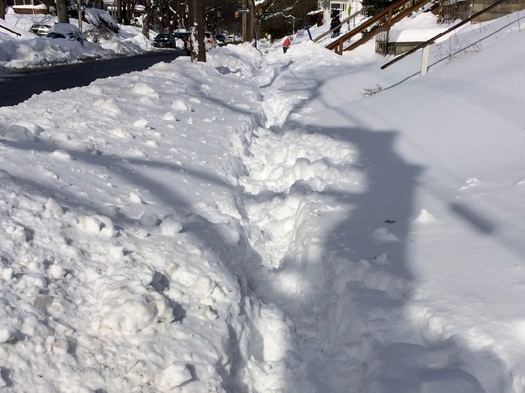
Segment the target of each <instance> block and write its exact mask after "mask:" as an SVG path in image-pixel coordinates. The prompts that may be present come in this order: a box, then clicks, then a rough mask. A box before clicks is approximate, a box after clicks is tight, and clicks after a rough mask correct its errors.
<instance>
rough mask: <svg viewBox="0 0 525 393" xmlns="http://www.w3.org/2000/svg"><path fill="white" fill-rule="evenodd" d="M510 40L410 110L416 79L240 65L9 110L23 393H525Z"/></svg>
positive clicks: (329, 60) (315, 49)
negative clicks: (404, 80)
mask: <svg viewBox="0 0 525 393" xmlns="http://www.w3.org/2000/svg"><path fill="white" fill-rule="evenodd" d="M506 23H507V22H505V21H504V20H499V21H495V22H493V23H489V24H483V25H482V26H481V27H480V26H479V25H475V26H471V27H470V28H469V29H465V30H464V31H462V32H460V33H458V34H457V35H454V36H452V37H449V40H448V41H444V42H441V43H440V44H438V45H435V46H434V47H433V52H432V53H433V55H432V56H434V57H433V59H434V60H439V59H440V56H443V55H445V56H447V55H448V58H447V59H446V60H444V61H441V62H439V63H438V64H437V65H436V66H435V67H433V68H431V69H430V73H429V74H428V75H427V76H425V77H422V78H420V77H414V78H413V79H412V80H409V81H407V82H405V83H403V84H400V85H397V86H394V85H396V84H397V82H399V81H400V80H403V79H404V78H406V77H407V76H410V75H412V73H413V72H414V71H417V69H418V67H419V59H418V56H417V55H416V56H412V57H411V58H409V59H406V61H403V62H400V63H397V64H396V65H395V66H394V67H392V68H389V69H387V70H386V71H381V70H379V68H378V67H379V66H380V65H381V64H383V63H384V62H386V60H385V58H383V57H380V56H378V55H375V54H373V53H372V50H373V43H370V44H368V45H367V46H365V47H362V48H360V49H359V50H358V51H355V52H351V53H349V54H348V55H345V56H343V57H340V56H337V55H335V54H333V53H330V52H328V51H326V50H325V49H323V48H322V47H320V46H318V45H315V44H313V43H311V42H303V43H301V44H296V45H293V46H292V48H291V49H290V50H289V51H288V52H287V54H286V55H283V54H282V51H281V50H280V48H279V46H278V45H276V46H274V47H264V48H262V49H263V52H260V51H258V50H256V49H254V48H252V47H251V46H249V45H239V46H227V47H224V48H220V49H218V50H216V51H213V52H210V56H209V60H208V62H207V63H205V64H200V63H191V62H190V61H189V59H182V58H179V59H177V60H176V61H175V62H173V63H170V64H165V63H160V64H157V65H156V66H154V67H152V68H151V69H149V70H147V71H144V72H140V73H131V74H128V75H123V76H120V77H116V78H109V79H105V80H99V81H96V82H94V83H92V84H91V85H90V86H88V87H85V88H77V89H71V90H67V91H61V92H57V93H49V92H47V93H43V94H41V95H38V96H33V97H32V98H31V99H29V100H28V101H26V102H24V103H22V104H20V105H17V106H14V107H7V108H0V177H1V180H2V181H1V182H0V320H1V321H2V322H1V323H0V387H3V388H5V390H6V391H9V392H17V393H18V392H20V393H22V392H27V391H33V392H38V393H39V392H42V393H43V392H46V393H47V392H61V393H62V392H63V393H66V392H67V393H71V392H79V393H80V392H82V393H84V392H86V393H87V392H98V393H102V392H107V393H113V392H115V393H117V392H137V393H138V392H151V393H153V392H182V393H191V392H195V393H197V392H199V393H200V392H227V393H236V392H253V393H271V392H275V393H277V392H286V393H294V392H297V393H299V392H300V393H314V392H315V393H316V392H331V393H346V392H348V391H352V392H353V391H355V392H365V393H443V392H451V393H507V392H508V393H520V392H523V390H524V389H525V355H523V354H524V349H525V305H523V304H522V303H521V300H522V298H523V297H524V296H525V285H524V283H525V270H524V269H525V265H524V262H525V243H524V242H523V236H524V235H525V224H524V223H525V211H524V210H523V209H522V208H521V205H522V201H523V200H524V197H525V156H524V155H523V151H524V149H525V113H524V111H523V110H522V108H521V106H522V102H523V101H524V98H525V97H524V95H525V89H524V87H525V71H524V70H523V67H522V59H523V57H524V55H525V35H524V33H523V32H521V31H520V30H519V26H518V25H517V24H512V25H511V26H510V27H507V28H505V29H504V30H501V31H499V32H498V33H494V32H495V31H497V30H498V29H499V27H495V26H496V25H498V26H503V25H505V24H506ZM491 26H492V27H491ZM484 29H489V30H486V31H488V32H489V34H493V33H494V34H493V35H492V37H491V38H490V39H487V40H484V41H482V42H477V43H476V44H475V46H474V47H472V48H474V49H471V50H469V51H466V52H462V53H461V54H455V53H453V52H454V51H455V50H456V49H454V50H452V49H451V48H453V45H456V44H458V43H460V42H461V43H462V44H465V45H470V44H471V43H473V42H476V41H477V40H478V38H479V37H478V35H479V34H481V33H482V32H483V31H484ZM447 51H448V52H447ZM392 86H394V87H392ZM374 93H376V94H374Z"/></svg>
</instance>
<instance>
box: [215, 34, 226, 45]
mask: <svg viewBox="0 0 525 393" xmlns="http://www.w3.org/2000/svg"><path fill="white" fill-rule="evenodd" d="M215 41H217V44H218V45H219V46H224V45H226V44H228V41H227V38H226V36H225V35H224V34H215Z"/></svg>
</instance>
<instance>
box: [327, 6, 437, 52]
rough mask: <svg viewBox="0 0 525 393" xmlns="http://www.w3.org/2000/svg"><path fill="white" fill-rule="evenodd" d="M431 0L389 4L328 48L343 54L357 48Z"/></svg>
mask: <svg viewBox="0 0 525 393" xmlns="http://www.w3.org/2000/svg"><path fill="white" fill-rule="evenodd" d="M430 1H431V0H398V1H396V2H395V3H394V4H392V5H390V6H388V7H387V8H385V9H384V10H383V11H381V12H379V13H378V14H376V15H374V16H372V17H370V18H368V19H367V20H365V21H364V22H363V23H361V24H360V25H359V26H357V27H355V28H354V29H352V30H350V31H349V32H348V33H345V34H343V35H342V36H341V37H339V39H337V40H335V41H333V42H331V43H330V44H328V45H327V46H326V48H327V49H330V50H335V51H336V53H338V54H340V55H341V54H343V50H344V51H349V50H352V49H355V48H357V47H358V46H360V45H362V44H364V43H365V42H368V41H369V40H371V39H372V38H373V37H374V36H375V35H376V34H378V33H380V32H381V31H385V30H390V28H391V27H392V25H394V24H395V23H397V22H399V21H400V20H401V19H403V18H404V17H405V16H408V15H410V14H411V13H412V12H414V11H417V10H418V9H420V8H421V7H423V6H424V5H426V4H427V3H429V2H430ZM358 34H362V37H361V38H360V39H358V40H357V41H355V42H352V43H351V44H350V45H349V46H347V47H344V46H343V45H344V43H345V42H347V41H349V40H351V39H352V38H354V37H355V36H356V35H358Z"/></svg>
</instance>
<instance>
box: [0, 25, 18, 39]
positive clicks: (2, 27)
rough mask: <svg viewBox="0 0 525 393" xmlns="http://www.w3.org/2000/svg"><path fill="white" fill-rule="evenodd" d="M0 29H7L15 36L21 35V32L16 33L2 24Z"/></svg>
mask: <svg viewBox="0 0 525 393" xmlns="http://www.w3.org/2000/svg"><path fill="white" fill-rule="evenodd" d="M0 29H4V30H7V31H8V32H10V33H13V34H14V35H16V36H17V37H21V36H22V34H20V33H17V32H16V31H13V30H11V29H9V28H7V27H5V26H2V25H0Z"/></svg>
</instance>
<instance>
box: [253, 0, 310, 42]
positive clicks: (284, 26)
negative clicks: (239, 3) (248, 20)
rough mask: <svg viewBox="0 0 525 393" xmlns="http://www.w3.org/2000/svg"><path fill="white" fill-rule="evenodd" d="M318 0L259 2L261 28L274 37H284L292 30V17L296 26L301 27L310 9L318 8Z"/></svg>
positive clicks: (269, 0)
mask: <svg viewBox="0 0 525 393" xmlns="http://www.w3.org/2000/svg"><path fill="white" fill-rule="evenodd" d="M318 7H319V3H318V1H317V0H294V1H293V2H292V1H290V0H264V1H262V2H261V3H259V4H258V8H259V19H260V23H261V30H262V31H263V32H265V33H268V34H271V35H272V37H283V36H285V35H287V34H290V33H291V32H292V20H291V19H292V18H290V17H291V16H293V17H294V18H295V26H296V27H301V26H303V25H304V24H305V22H306V20H307V14H308V12H310V11H314V10H316V9H318Z"/></svg>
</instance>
